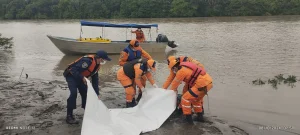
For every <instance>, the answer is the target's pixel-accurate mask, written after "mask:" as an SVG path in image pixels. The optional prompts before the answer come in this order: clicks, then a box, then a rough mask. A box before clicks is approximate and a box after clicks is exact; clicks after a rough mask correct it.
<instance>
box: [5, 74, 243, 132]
mask: <svg viewBox="0 0 300 135" xmlns="http://www.w3.org/2000/svg"><path fill="white" fill-rule="evenodd" d="M113 86H114V85H113V84H109V83H107V84H105V85H104V87H103V88H102V90H101V92H100V94H101V95H102V100H103V101H104V103H105V104H106V105H107V106H108V107H109V108H120V107H124V103H123V99H124V97H123V93H122V89H121V88H117V87H113ZM111 89H114V91H112V90H111ZM68 94H69V91H68V87H67V84H66V82H63V81H57V80H56V81H47V80H41V79H30V78H29V79H23V78H22V79H20V80H18V79H11V78H10V77H8V76H5V75H1V79H0V104H1V108H0V116H1V117H0V121H1V122H0V124H1V125H0V134H1V135H15V134H18V135H40V134H46V135H48V134H49V135H50V134H64V135H79V134H80V133H81V123H80V124H79V125H68V124H66V122H65V115H66V100H67V96H68ZM80 100H81V99H80V96H78V98H77V109H76V110H75V111H74V114H75V116H76V118H78V119H79V120H80V122H82V119H83V114H84V110H83V109H82V108H80V103H81V102H80ZM158 134H159V135H163V134H175V135H177V134H178V135H185V134H187V135H188V134H197V135H200V134H212V135H222V134H233V135H234V134H237V135H247V134H248V133H246V132H245V131H244V130H243V129H240V128H238V127H236V126H233V125H229V124H227V123H226V122H225V121H223V120H221V119H219V118H218V117H216V116H209V115H207V114H206V122H204V123H196V125H195V126H188V125H185V124H184V123H183V122H182V117H178V116H175V115H172V116H170V118H169V119H168V120H167V121H166V122H165V123H164V124H163V125H162V126H161V128H159V129H158V130H156V131H153V132H149V133H145V135H158Z"/></svg>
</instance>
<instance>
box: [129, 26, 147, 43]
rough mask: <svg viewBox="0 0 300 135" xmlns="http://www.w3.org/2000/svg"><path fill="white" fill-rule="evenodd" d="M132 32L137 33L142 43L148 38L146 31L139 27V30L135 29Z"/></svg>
mask: <svg viewBox="0 0 300 135" xmlns="http://www.w3.org/2000/svg"><path fill="white" fill-rule="evenodd" d="M131 33H135V35H136V40H138V41H139V42H140V43H142V42H144V41H145V40H146V39H145V35H144V32H143V31H142V29H141V28H138V29H137V30H135V31H131Z"/></svg>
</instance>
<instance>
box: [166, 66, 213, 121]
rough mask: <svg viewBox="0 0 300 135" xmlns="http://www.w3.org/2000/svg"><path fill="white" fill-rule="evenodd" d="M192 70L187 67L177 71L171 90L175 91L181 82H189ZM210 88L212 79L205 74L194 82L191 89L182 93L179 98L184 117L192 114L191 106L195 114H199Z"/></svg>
mask: <svg viewBox="0 0 300 135" xmlns="http://www.w3.org/2000/svg"><path fill="white" fill-rule="evenodd" d="M192 73H193V70H191V69H189V68H187V67H183V66H182V67H181V69H180V70H178V71H177V73H176V76H175V79H174V80H173V81H172V84H171V90H176V89H177V87H178V86H179V85H180V83H181V82H182V81H185V82H189V80H190V79H191V76H192ZM211 88H212V78H211V76H210V75H209V74H208V73H206V74H205V75H203V76H202V75H199V76H198V77H197V80H196V81H195V82H194V84H193V86H191V89H188V90H187V92H185V93H183V96H182V98H181V105H182V111H183V114H184V115H189V114H191V113H192V105H193V108H194V111H195V113H201V112H202V111H203V110H202V106H203V103H202V101H203V97H204V96H205V95H206V92H208V91H209V90H210V89H211Z"/></svg>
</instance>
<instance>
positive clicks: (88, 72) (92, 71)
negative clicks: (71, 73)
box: [69, 55, 100, 77]
mask: <svg viewBox="0 0 300 135" xmlns="http://www.w3.org/2000/svg"><path fill="white" fill-rule="evenodd" d="M83 57H85V58H90V59H92V63H91V65H90V66H89V67H88V69H87V70H84V71H83V72H81V75H82V76H85V77H90V76H92V75H94V74H95V73H96V72H97V71H98V70H99V69H100V64H99V66H98V68H97V69H95V68H96V65H97V63H96V60H95V56H94V55H87V56H83ZM83 57H80V58H79V59H77V60H75V61H74V62H72V63H71V64H69V66H71V65H72V64H74V63H76V62H78V61H79V60H80V59H82V58H83Z"/></svg>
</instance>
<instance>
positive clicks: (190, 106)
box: [181, 105, 191, 108]
mask: <svg viewBox="0 0 300 135" xmlns="http://www.w3.org/2000/svg"><path fill="white" fill-rule="evenodd" d="M181 106H182V107H185V108H191V106H185V105H181Z"/></svg>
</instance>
